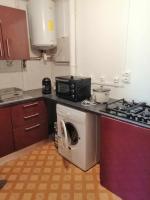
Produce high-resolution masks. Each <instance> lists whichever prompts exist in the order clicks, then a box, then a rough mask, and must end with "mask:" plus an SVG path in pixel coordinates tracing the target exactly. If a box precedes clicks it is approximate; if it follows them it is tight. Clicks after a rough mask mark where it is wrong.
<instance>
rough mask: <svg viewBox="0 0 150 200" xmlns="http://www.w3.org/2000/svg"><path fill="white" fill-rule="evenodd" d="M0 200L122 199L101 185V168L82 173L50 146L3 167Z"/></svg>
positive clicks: (0, 168)
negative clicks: (6, 181) (5, 181)
mask: <svg viewBox="0 0 150 200" xmlns="http://www.w3.org/2000/svg"><path fill="white" fill-rule="evenodd" d="M2 178H4V179H7V180H8V183H7V184H6V185H5V187H4V188H3V189H1V190H0V200H119V198H118V197H116V196H115V195H113V194H112V193H110V192H109V191H107V190H106V189H105V188H103V187H102V186H100V184H99V165H96V166H95V167H94V168H92V169H91V170H89V171H87V172H83V171H81V170H80V169H78V168H77V167H75V166H74V165H72V164H70V163H69V164H68V162H67V163H64V161H63V159H62V157H61V156H60V155H59V154H58V153H57V151H56V149H55V147H54V145H53V144H52V143H48V144H45V145H43V146H42V148H41V147H40V148H39V147H38V148H36V149H35V150H33V151H32V152H31V153H28V154H26V155H24V156H22V157H21V158H19V159H17V160H14V161H10V162H8V163H7V164H5V165H3V166H1V167H0V179H2Z"/></svg>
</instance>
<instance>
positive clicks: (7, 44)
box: [6, 38, 10, 58]
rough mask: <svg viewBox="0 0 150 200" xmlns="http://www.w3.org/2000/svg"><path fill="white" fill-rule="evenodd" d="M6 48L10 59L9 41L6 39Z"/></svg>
mask: <svg viewBox="0 0 150 200" xmlns="http://www.w3.org/2000/svg"><path fill="white" fill-rule="evenodd" d="M6 46H7V53H8V57H9V58H10V47H9V40H8V38H7V39H6Z"/></svg>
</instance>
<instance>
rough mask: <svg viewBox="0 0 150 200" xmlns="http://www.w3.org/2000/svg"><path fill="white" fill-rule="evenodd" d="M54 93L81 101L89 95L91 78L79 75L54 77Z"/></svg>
mask: <svg viewBox="0 0 150 200" xmlns="http://www.w3.org/2000/svg"><path fill="white" fill-rule="evenodd" d="M55 80H56V95H57V96H58V97H61V98H64V99H68V100H71V101H75V102H77V101H82V100H84V99H87V98H90V96H91V78H88V77H80V76H60V77H56V79H55Z"/></svg>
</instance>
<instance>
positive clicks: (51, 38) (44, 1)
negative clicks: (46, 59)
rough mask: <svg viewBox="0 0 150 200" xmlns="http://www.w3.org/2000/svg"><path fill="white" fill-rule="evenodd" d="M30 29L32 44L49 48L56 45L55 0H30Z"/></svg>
mask: <svg viewBox="0 0 150 200" xmlns="http://www.w3.org/2000/svg"><path fill="white" fill-rule="evenodd" d="M28 16H29V29H30V37H31V45H32V46H34V47H36V48H38V49H40V50H48V49H52V48H54V47H55V46H56V32H55V2H54V1H53V0H29V2H28Z"/></svg>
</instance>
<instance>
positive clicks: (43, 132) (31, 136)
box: [14, 122, 48, 150]
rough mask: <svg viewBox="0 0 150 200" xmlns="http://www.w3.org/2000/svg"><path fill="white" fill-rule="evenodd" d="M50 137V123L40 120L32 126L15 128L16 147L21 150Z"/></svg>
mask: <svg viewBox="0 0 150 200" xmlns="http://www.w3.org/2000/svg"><path fill="white" fill-rule="evenodd" d="M47 138H48V123H47V122H39V123H36V124H34V125H32V126H30V127H28V126H27V127H19V128H16V129H14V139H15V149H16V150H19V149H22V148H24V147H26V146H29V145H32V144H34V143H37V142H39V141H41V140H44V139H47Z"/></svg>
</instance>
